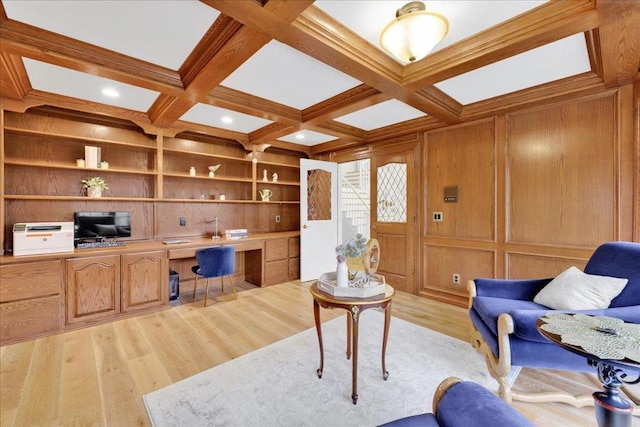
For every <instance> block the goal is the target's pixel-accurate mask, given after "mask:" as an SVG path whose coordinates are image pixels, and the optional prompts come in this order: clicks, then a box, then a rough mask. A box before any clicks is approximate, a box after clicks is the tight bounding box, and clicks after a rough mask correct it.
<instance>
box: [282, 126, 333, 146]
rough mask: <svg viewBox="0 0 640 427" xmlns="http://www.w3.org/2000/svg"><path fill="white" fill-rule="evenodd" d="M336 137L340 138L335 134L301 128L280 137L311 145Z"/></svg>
mask: <svg viewBox="0 0 640 427" xmlns="http://www.w3.org/2000/svg"><path fill="white" fill-rule="evenodd" d="M334 139H338V138H336V137H335V136H333V135H326V134H324V133H320V132H315V131H312V130H301V131H298V132H295V133H292V134H289V135H285V136H283V137H280V138H278V140H279V141H285V142H293V143H294V144H299V145H306V146H309V147H312V146H314V145H316V144H322V143H323V142H329V141H333V140H334Z"/></svg>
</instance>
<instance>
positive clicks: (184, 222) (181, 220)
mask: <svg viewBox="0 0 640 427" xmlns="http://www.w3.org/2000/svg"><path fill="white" fill-rule="evenodd" d="M185 225H187V218H185V217H183V216H181V217H180V227H184V226H185Z"/></svg>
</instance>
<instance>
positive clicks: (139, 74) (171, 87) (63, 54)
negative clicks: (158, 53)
mask: <svg viewBox="0 0 640 427" xmlns="http://www.w3.org/2000/svg"><path fill="white" fill-rule="evenodd" d="M0 50H1V51H2V52H3V53H7V54H13V55H17V56H22V57H26V58H31V59H34V60H36V61H41V62H46V63H49V64H53V65H57V66H60V67H65V68H69V69H72V70H76V71H80V72H84V73H89V74H94V75H97V76H100V77H104V78H108V79H113V80H117V81H120V82H123V83H127V84H131V85H134V86H139V87H143V88H146V89H150V90H154V91H157V92H162V93H169V94H172V95H175V96H181V95H182V94H183V92H184V89H183V87H182V81H181V79H180V76H179V75H178V73H177V72H176V71H173V70H170V69H168V68H165V67H161V66H158V65H155V64H151V63H149V62H146V61H141V60H139V59H135V58H131V57H129V56H126V55H122V54H119V53H116V52H113V51H111V50H108V49H104V48H101V47H98V46H95V45H92V44H89V43H85V42H81V41H79V40H76V39H72V38H70V37H66V36H62V35H60V34H56V33H53V32H51V31H47V30H43V29H40V28H36V27H33V26H31V25H28V24H23V23H21V22H17V21H12V20H6V21H4V22H2V24H0Z"/></svg>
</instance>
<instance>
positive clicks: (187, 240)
mask: <svg viewBox="0 0 640 427" xmlns="http://www.w3.org/2000/svg"><path fill="white" fill-rule="evenodd" d="M189 242H191V240H189V239H170V240H163V241H162V243H164V244H165V245H177V244H178V243H189Z"/></svg>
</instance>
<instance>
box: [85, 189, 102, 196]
mask: <svg viewBox="0 0 640 427" xmlns="http://www.w3.org/2000/svg"><path fill="white" fill-rule="evenodd" d="M87 197H102V189H100V188H87Z"/></svg>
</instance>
